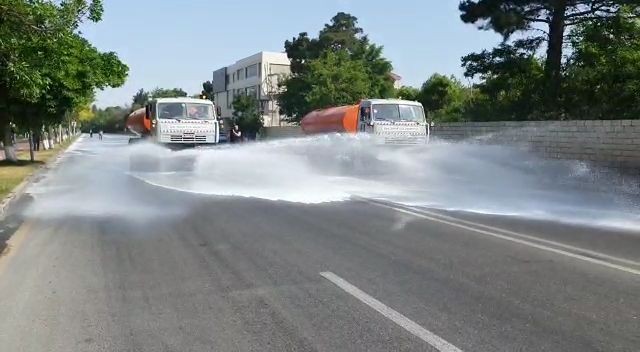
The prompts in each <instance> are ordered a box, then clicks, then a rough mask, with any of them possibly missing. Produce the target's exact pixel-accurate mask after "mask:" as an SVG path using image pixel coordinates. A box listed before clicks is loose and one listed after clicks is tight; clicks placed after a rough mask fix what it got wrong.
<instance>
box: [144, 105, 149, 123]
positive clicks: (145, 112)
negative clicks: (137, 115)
mask: <svg viewBox="0 0 640 352" xmlns="http://www.w3.org/2000/svg"><path fill="white" fill-rule="evenodd" d="M144 118H145V119H147V120H148V119H150V118H151V106H149V105H145V106H144Z"/></svg>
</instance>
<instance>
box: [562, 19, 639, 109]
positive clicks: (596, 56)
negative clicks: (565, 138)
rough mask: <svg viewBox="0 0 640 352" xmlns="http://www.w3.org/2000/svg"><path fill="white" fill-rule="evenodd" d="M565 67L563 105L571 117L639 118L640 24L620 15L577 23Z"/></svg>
mask: <svg viewBox="0 0 640 352" xmlns="http://www.w3.org/2000/svg"><path fill="white" fill-rule="evenodd" d="M572 47H573V48H574V50H573V52H572V54H571V56H570V58H569V65H568V70H567V76H566V77H567V79H566V84H565V91H566V97H565V109H566V111H567V114H568V116H569V117H570V118H573V119H637V118H639V117H640V24H639V23H638V21H637V20H629V19H628V18H626V16H624V15H619V16H615V17H613V18H611V19H608V20H606V21H600V22H594V23H588V24H584V25H582V26H579V27H578V28H576V29H575V30H574V31H573V32H572Z"/></svg>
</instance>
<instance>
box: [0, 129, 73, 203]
mask: <svg viewBox="0 0 640 352" xmlns="http://www.w3.org/2000/svg"><path fill="white" fill-rule="evenodd" d="M75 140H76V138H75V137H72V138H69V139H67V140H66V141H64V142H62V143H60V144H57V145H56V146H55V148H53V149H48V150H40V151H39V152H34V154H35V161H34V162H31V161H29V151H28V150H26V151H20V152H18V153H17V156H18V162H17V163H12V162H8V161H6V160H1V161H0V200H2V199H4V197H6V196H7V194H9V193H10V192H11V191H12V190H13V189H14V188H15V187H16V186H17V185H19V184H20V182H22V181H23V180H24V179H25V178H26V177H27V176H29V175H31V174H32V173H33V172H34V171H36V170H37V169H38V168H39V167H40V166H42V165H44V164H46V163H47V162H48V161H49V160H51V159H53V158H55V157H56V156H57V155H58V154H59V153H60V152H61V151H63V150H65V149H66V148H67V147H68V146H69V145H70V144H71V143H73V141H75Z"/></svg>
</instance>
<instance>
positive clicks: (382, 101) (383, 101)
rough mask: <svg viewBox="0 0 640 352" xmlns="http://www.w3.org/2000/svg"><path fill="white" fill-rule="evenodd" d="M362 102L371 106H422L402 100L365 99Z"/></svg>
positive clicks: (415, 102)
mask: <svg viewBox="0 0 640 352" xmlns="http://www.w3.org/2000/svg"><path fill="white" fill-rule="evenodd" d="M363 101H366V102H369V103H371V104H372V105H373V104H376V105H379V104H402V105H415V106H422V104H420V103H419V102H417V101H411V100H402V99H365V100H363Z"/></svg>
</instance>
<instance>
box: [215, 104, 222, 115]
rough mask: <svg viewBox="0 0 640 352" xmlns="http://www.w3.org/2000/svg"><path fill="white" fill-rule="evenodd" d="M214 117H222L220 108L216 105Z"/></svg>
mask: <svg viewBox="0 0 640 352" xmlns="http://www.w3.org/2000/svg"><path fill="white" fill-rule="evenodd" d="M216 115H217V116H218V118H220V117H221V116H222V108H221V107H220V105H216Z"/></svg>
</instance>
